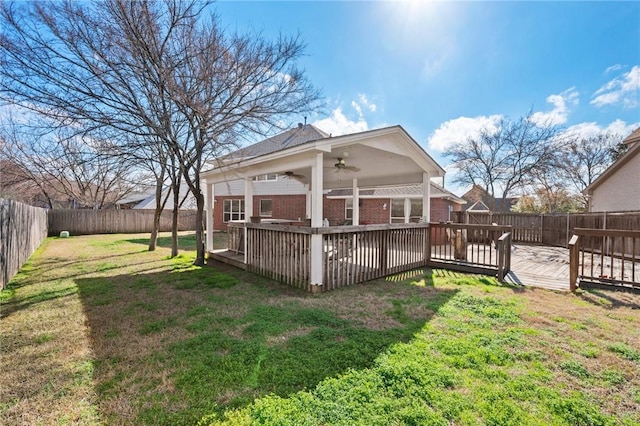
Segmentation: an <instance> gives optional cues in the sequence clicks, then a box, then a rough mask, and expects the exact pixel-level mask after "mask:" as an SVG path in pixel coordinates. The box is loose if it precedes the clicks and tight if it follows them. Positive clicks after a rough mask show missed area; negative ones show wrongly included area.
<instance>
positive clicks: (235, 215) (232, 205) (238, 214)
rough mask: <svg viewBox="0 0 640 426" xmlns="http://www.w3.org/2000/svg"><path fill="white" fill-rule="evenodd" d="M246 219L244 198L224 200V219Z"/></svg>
mask: <svg viewBox="0 0 640 426" xmlns="http://www.w3.org/2000/svg"><path fill="white" fill-rule="evenodd" d="M230 220H244V200H224V208H223V211H222V221H223V222H225V223H226V222H229V221H230Z"/></svg>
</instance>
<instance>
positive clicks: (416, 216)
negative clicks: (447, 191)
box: [409, 198, 422, 222]
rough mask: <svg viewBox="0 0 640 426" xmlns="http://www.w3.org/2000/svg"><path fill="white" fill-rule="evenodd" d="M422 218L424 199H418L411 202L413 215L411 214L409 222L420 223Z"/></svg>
mask: <svg viewBox="0 0 640 426" xmlns="http://www.w3.org/2000/svg"><path fill="white" fill-rule="evenodd" d="M421 218H422V199H420V198H416V199H412V200H411V213H410V214H409V222H420V219H421Z"/></svg>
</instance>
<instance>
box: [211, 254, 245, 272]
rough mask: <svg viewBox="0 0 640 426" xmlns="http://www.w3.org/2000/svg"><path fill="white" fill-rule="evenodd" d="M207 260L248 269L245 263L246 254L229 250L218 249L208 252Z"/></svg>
mask: <svg viewBox="0 0 640 426" xmlns="http://www.w3.org/2000/svg"><path fill="white" fill-rule="evenodd" d="M208 254H209V255H208V257H207V261H208V262H209V261H213V262H220V263H225V264H227V265H231V266H234V267H236V268H239V269H243V270H245V271H246V270H247V265H246V264H245V263H244V256H243V255H239V254H235V253H234V252H232V251H229V250H216V251H210V252H209V253H208Z"/></svg>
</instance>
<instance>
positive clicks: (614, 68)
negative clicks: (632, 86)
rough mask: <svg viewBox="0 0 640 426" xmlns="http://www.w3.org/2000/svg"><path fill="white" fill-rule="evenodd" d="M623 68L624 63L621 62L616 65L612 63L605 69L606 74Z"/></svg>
mask: <svg viewBox="0 0 640 426" xmlns="http://www.w3.org/2000/svg"><path fill="white" fill-rule="evenodd" d="M621 69H622V65H620V64H615V65H611V66H610V67H608V68H607V69H606V70H604V73H605V74H609V73H610V72H614V71H619V70H621Z"/></svg>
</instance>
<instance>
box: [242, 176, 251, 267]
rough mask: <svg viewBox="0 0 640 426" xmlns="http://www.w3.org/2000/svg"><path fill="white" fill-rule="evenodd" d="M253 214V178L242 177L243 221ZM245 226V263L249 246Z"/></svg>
mask: <svg viewBox="0 0 640 426" xmlns="http://www.w3.org/2000/svg"><path fill="white" fill-rule="evenodd" d="M251 216H253V178H250V177H248V178H244V221H245V223H249V222H251ZM247 234H248V232H247V228H246V227H245V228H244V263H245V265H246V264H247V254H248V253H249V247H248V246H247Z"/></svg>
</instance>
